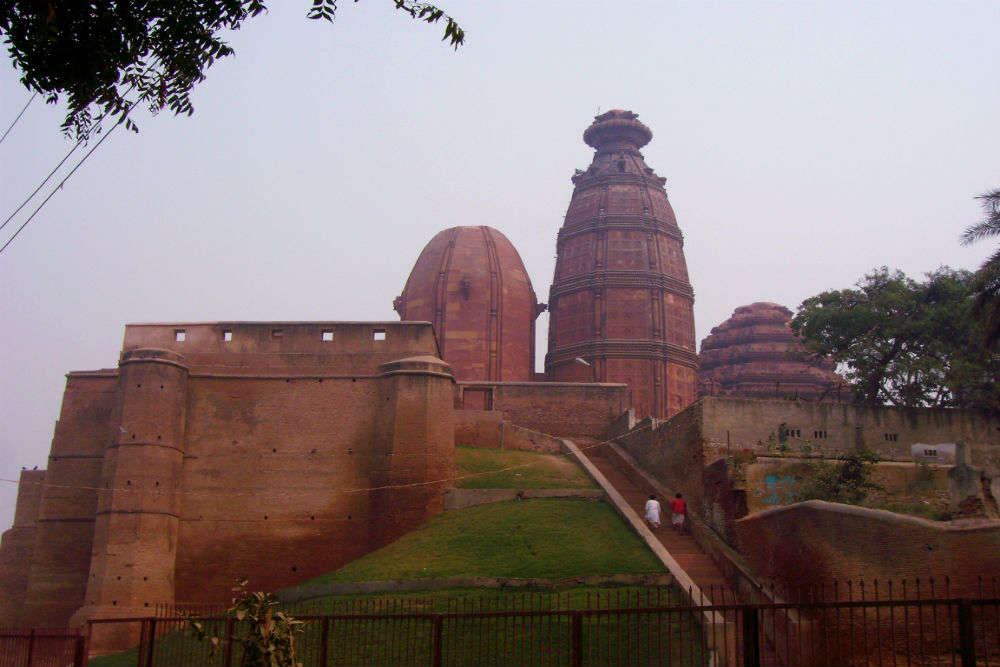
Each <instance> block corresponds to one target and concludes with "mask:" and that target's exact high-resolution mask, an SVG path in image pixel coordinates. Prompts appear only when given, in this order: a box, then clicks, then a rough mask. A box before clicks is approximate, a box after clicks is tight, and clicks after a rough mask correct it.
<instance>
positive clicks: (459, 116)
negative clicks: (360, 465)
mask: <svg viewBox="0 0 1000 667" xmlns="http://www.w3.org/2000/svg"><path fill="white" fill-rule="evenodd" d="M441 2H442V3H444V6H445V7H446V8H447V9H448V10H449V12H450V13H452V14H453V15H454V16H456V17H457V18H458V19H459V20H460V22H461V23H462V25H463V26H464V27H465V28H466V30H467V33H468V41H467V44H466V46H465V47H463V48H461V49H460V50H459V51H458V52H457V53H455V52H453V51H452V50H451V49H450V48H448V47H447V46H446V45H445V44H443V43H441V42H439V41H438V39H439V37H440V35H441V30H442V29H441V27H437V26H434V27H430V26H423V25H416V24H412V23H410V22H409V21H408V20H407V19H406V18H405V17H404V16H403V15H401V14H400V13H399V12H396V11H394V10H392V8H391V4H392V3H391V1H390V0H362V1H361V2H358V3H353V2H347V1H345V2H341V3H340V5H341V9H340V13H339V15H338V17H337V20H336V23H335V24H333V25H328V24H325V23H322V22H313V21H308V20H306V19H305V18H304V14H305V10H306V8H307V6H308V5H309V4H310V3H309V2H308V0H285V1H283V2H273V4H274V5H275V6H274V7H272V9H271V11H270V13H269V14H267V15H266V16H262V17H259V18H258V19H255V20H253V21H251V22H250V23H248V24H247V25H246V27H245V28H244V29H243V30H242V31H241V32H239V33H237V34H234V35H233V36H232V39H231V42H232V44H233V46H234V47H235V48H236V51H237V55H236V56H235V57H233V58H229V59H227V60H225V61H224V62H221V63H219V64H217V65H216V66H215V67H214V68H212V69H211V70H210V72H209V75H208V79H207V80H206V81H205V82H204V83H203V84H202V85H201V86H199V87H198V88H197V89H196V91H195V94H194V96H193V99H194V104H195V115H194V116H193V117H191V118H186V117H185V118H173V117H171V116H168V115H161V116H159V117H157V118H151V117H149V114H148V113H142V114H138V115H137V116H136V119H137V120H138V122H139V125H140V127H141V133H140V134H139V135H133V134H129V133H125V132H124V131H118V132H116V133H115V134H114V135H113V136H112V137H110V138H109V139H108V141H107V142H105V144H104V145H103V146H101V147H100V148H99V149H98V150H97V151H96V152H95V153H94V155H93V156H92V157H91V158H90V159H89V160H88V161H87V163H86V164H85V165H84V166H83V167H82V168H81V170H80V171H79V172H77V174H76V175H75V176H74V177H73V178H72V179H71V180H70V181H69V182H68V183H67V185H66V187H65V188H63V190H62V191H61V192H59V193H57V194H56V196H55V197H54V198H53V199H52V201H51V202H50V203H49V205H48V206H47V207H46V208H45V209H43V212H42V213H41V214H40V215H39V216H38V217H37V218H36V219H35V220H34V222H32V223H31V225H29V226H28V227H27V228H26V230H25V231H24V232H23V233H22V235H21V236H20V237H19V238H18V239H17V240H16V241H15V242H14V243H13V244H12V245H11V247H10V248H8V249H7V251H5V252H4V253H3V254H2V255H0V289H2V293H0V322H2V326H0V350H2V352H0V360H2V363H0V369H2V372H0V423H2V425H3V426H2V429H0V448H2V453H3V456H2V467H0V477H2V478H4V479H8V480H9V479H16V478H17V475H18V472H19V470H20V469H21V467H22V466H27V467H28V468H29V469H30V468H31V467H33V466H38V467H40V468H41V467H44V466H45V465H46V460H47V456H48V451H49V445H50V441H51V437H52V429H53V425H54V422H55V420H56V418H57V417H58V412H59V406H60V400H61V396H62V391H63V388H64V382H65V380H64V377H63V375H64V373H65V372H67V371H69V370H86V369H95V368H102V367H104V368H107V367H114V366H115V365H116V363H117V356H118V351H119V350H120V348H121V340H122V333H123V326H124V324H125V323H127V322H146V321H185V322H190V321H216V320H392V319H396V316H395V313H394V312H393V310H392V300H393V297H395V296H396V295H398V294H399V293H400V292H401V291H402V287H403V283H404V282H405V280H406V277H407V275H408V273H409V271H410V268H411V267H412V265H413V262H414V261H415V260H416V257H417V255H418V254H419V252H420V249H421V248H422V247H423V245H424V244H425V243H426V242H427V241H428V240H429V239H430V238H431V237H432V236H433V235H434V234H435V233H436V232H438V231H439V230H441V229H444V228H446V227H451V226H455V225H480V224H483V225H490V226H493V227H495V228H497V229H499V230H500V231H502V232H503V233H504V234H506V235H507V237H508V238H510V240H511V241H512V242H513V243H514V245H515V246H516V247H517V249H518V250H519V252H520V253H521V257H522V258H523V259H524V263H525V265H526V266H527V269H528V272H529V274H530V275H531V278H532V280H533V282H534V287H535V291H536V292H537V294H538V297H539V299H540V300H542V301H545V300H547V295H548V289H549V284H550V282H551V280H552V270H553V266H554V255H555V238H556V232H557V231H558V229H559V227H560V225H561V224H562V219H563V216H564V214H565V212H566V206H567V203H568V202H569V197H570V194H571V192H572V184H571V183H570V180H569V178H570V176H571V175H572V173H573V170H574V169H575V168H586V166H587V165H588V164H589V162H590V159H591V155H592V151H591V149H590V148H588V147H587V146H586V145H585V144H584V143H583V141H582V139H581V134H582V132H583V130H584V129H585V128H586V127H587V125H588V124H589V123H590V122H591V120H592V118H593V116H594V115H595V114H596V113H598V111H606V110H608V109H611V108H625V109H632V110H633V111H635V112H636V113H638V114H639V117H640V120H642V121H643V122H644V123H646V124H647V125H648V126H649V127H650V128H651V129H652V130H653V135H654V136H653V141H652V143H651V144H649V145H648V146H647V147H646V148H645V149H644V150H643V153H644V155H645V157H646V161H647V163H648V164H649V165H650V166H652V167H653V168H654V169H655V170H656V171H657V173H659V174H661V175H663V176H666V177H667V179H668V180H667V191H668V193H669V195H670V199H671V201H672V203H673V206H674V210H675V211H676V213H677V220H678V223H679V224H680V227H681V229H682V231H683V232H684V236H685V248H684V249H685V253H686V255H687V261H688V267H689V270H690V275H691V282H692V284H693V285H694V290H695V295H696V297H695V299H696V300H695V323H696V327H697V336H698V339H699V340H701V339H702V338H703V337H704V336H706V335H707V334H708V332H709V330H710V329H711V328H712V327H713V326H715V325H717V324H718V323H720V322H721V321H722V320H724V319H725V318H727V317H728V316H729V315H730V314H731V312H732V310H733V309H734V308H735V307H737V306H740V305H743V304H747V303H751V302H753V301H761V300H766V301H776V302H778V303H782V304H785V305H787V306H789V307H791V308H793V309H794V307H795V306H797V305H798V304H799V303H800V302H801V301H802V300H803V299H804V298H806V297H808V296H811V295H813V294H816V293H818V292H820V291H822V290H825V289H831V288H835V289H839V288H844V287H848V286H850V285H851V284H853V283H854V282H855V281H856V280H858V279H859V278H860V277H861V276H862V275H863V274H864V273H865V272H867V271H869V270H871V269H872V268H874V267H877V266H880V265H883V264H885V265H888V266H890V267H898V268H901V269H903V270H904V271H906V272H907V273H909V274H910V275H912V276H915V277H918V276H920V275H921V274H922V273H924V272H926V271H930V270H933V269H934V268H936V267H938V266H940V265H942V264H948V265H950V266H953V267H963V268H969V269H972V268H975V267H977V266H978V265H979V264H980V262H981V261H982V260H983V259H984V258H985V257H986V255H987V253H988V252H989V251H990V250H991V247H990V246H989V245H988V244H981V245H980V246H978V247H973V248H963V247H961V246H960V245H959V244H958V240H957V239H958V235H959V233H960V232H961V231H962V229H963V228H964V227H965V226H967V225H968V224H970V223H971V222H973V221H975V220H976V219H977V218H978V217H979V215H980V214H979V208H978V205H977V204H976V202H975V201H974V200H973V199H972V197H973V196H974V195H976V194H979V193H982V192H984V191H986V190H987V189H990V188H994V187H997V186H1000V160H998V157H1000V134H998V132H997V119H998V118H1000V39H998V38H997V29H998V27H1000V3H997V2H972V3H960V2H940V3H924V2H912V1H910V2H894V3H889V2H885V3H871V2H864V3H858V2H836V3H834V2H826V3H806V2H801V3H762V2H746V3H705V2H690V3H671V2H663V1H655V2H653V1H651V2H624V1H618V2H606V1H605V2H600V3H598V2H589V1H585V0H583V1H577V2H548V3H544V2H538V1H537V0H534V1H531V2H528V1H523V2H521V1H517V2H515V1H507V2H475V1H472V0H441ZM28 97H29V95H28V94H27V93H26V92H25V91H24V89H23V88H22V87H21V86H20V84H19V83H18V82H17V75H16V74H15V73H14V72H13V70H12V69H11V68H10V66H9V65H3V66H2V67H0V103H2V108H0V124H2V126H3V127H4V128H5V127H6V126H7V124H8V123H9V122H10V121H11V120H12V119H13V118H14V116H15V115H16V114H17V112H18V111H19V110H20V108H21V106H22V105H23V104H24V103H25V101H27V99H28ZM62 111H63V110H62V108H61V107H59V106H46V105H44V104H42V103H41V100H36V101H35V103H33V104H32V105H31V107H30V108H29V110H28V112H27V113H26V114H25V116H24V118H23V119H22V120H21V122H20V123H18V124H17V126H16V127H15V128H14V130H13V132H12V133H11V135H10V136H9V137H8V138H7V140H6V141H4V142H3V144H0V165H2V167H0V169H2V171H0V179H2V185H0V208H2V210H3V211H4V216H3V217H6V216H7V214H8V212H9V211H11V210H13V208H14V207H16V206H17V205H18V204H19V203H20V201H21V200H22V199H23V198H24V197H25V196H26V195H27V194H28V193H29V192H30V191H31V190H32V189H33V188H34V187H35V186H36V185H37V184H38V182H39V181H40V180H41V179H42V178H43V177H44V175H45V174H46V173H48V171H49V170H50V169H51V168H52V167H53V166H54V165H55V164H56V162H58V160H59V159H60V158H61V157H62V156H63V155H64V154H65V153H66V151H68V150H69V148H70V147H71V145H72V144H71V142H69V141H68V140H67V139H65V138H64V137H63V136H62V135H61V134H60V133H59V129H58V126H59V122H60V120H61V119H62ZM79 152H82V151H79ZM71 164H72V162H71ZM47 191H48V190H46V191H45V192H47ZM32 209H33V206H32V207H29V208H28V209H27V210H26V211H25V212H23V213H22V215H21V216H19V217H18V218H17V219H16V220H15V223H12V225H13V224H20V222H21V221H22V220H23V216H24V215H25V214H26V213H27V211H30V210H32ZM12 225H11V226H8V228H7V229H4V231H3V234H4V236H3V240H6V238H7V232H8V230H10V228H11V227H12ZM539 323H540V325H539V327H538V329H539V350H538V356H537V358H538V360H539V364H541V361H542V360H543V359H544V351H545V350H544V344H545V330H546V327H547V321H546V319H545V315H543V316H542V317H541V318H540V320H539ZM14 498H15V485H14V484H11V483H9V482H0V530H2V529H4V528H6V527H7V526H9V525H10V522H11V518H12V516H13V505H14Z"/></svg>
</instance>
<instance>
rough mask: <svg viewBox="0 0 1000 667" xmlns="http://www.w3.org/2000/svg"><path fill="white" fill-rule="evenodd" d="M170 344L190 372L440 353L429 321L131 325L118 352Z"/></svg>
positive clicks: (280, 369)
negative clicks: (181, 356)
mask: <svg viewBox="0 0 1000 667" xmlns="http://www.w3.org/2000/svg"><path fill="white" fill-rule="evenodd" d="M137 348H155V349H162V350H170V351H171V352H175V353H177V354H181V355H183V356H184V360H185V364H186V365H187V367H188V369H189V370H190V372H191V373H192V374H193V375H198V374H206V373H207V374H221V375H235V376H239V377H246V376H251V375H255V374H260V375H264V376H275V375H281V376H285V375H287V376H291V377H295V376H306V377H312V376H326V375H329V374H337V375H345V376H350V375H374V374H376V373H377V368H378V366H379V365H380V364H384V363H387V362H390V361H393V360H395V359H402V358H405V357H413V356H420V355H428V354H429V355H431V356H434V357H438V356H440V355H439V354H438V345H437V340H436V339H435V337H434V329H433V328H432V327H431V325H430V323H427V322H211V323H194V324H192V323H184V322H179V323H159V324H129V325H127V326H126V327H125V340H124V343H123V345H122V352H123V353H127V352H129V351H131V350H134V349H137Z"/></svg>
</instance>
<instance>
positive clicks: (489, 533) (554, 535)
mask: <svg viewBox="0 0 1000 667" xmlns="http://www.w3.org/2000/svg"><path fill="white" fill-rule="evenodd" d="M663 571H664V568H663V565H662V564H661V563H660V562H659V561H658V560H657V559H656V558H655V557H654V556H653V554H652V552H651V551H649V549H648V548H647V547H646V545H645V544H644V543H643V542H642V541H641V540H640V539H639V537H638V536H637V535H636V534H635V533H633V532H632V531H631V530H630V529H629V528H628V526H627V525H626V524H625V523H624V522H623V521H622V520H621V519H620V518H619V517H618V515H617V514H615V512H614V510H612V509H611V507H609V506H608V505H606V504H605V503H603V502H598V501H594V500H581V499H575V498H558V499H557V498H552V499H535V500H522V501H516V502H506V503H493V504H489V505H479V506H476V507H468V508H465V509H461V510H453V511H451V512H445V513H444V514H440V515H438V516H436V517H434V518H433V519H431V520H430V521H429V522H428V523H427V524H426V525H425V526H423V527H422V528H420V529H418V530H416V531H414V532H412V533H410V534H408V535H405V536H403V537H402V538H400V539H399V540H397V541H396V542H393V543H392V544H390V545H388V546H386V547H383V548H382V549H379V550H378V551H374V552H372V553H370V554H368V555H366V556H363V557H361V558H359V559H358V560H355V561H353V562H351V563H348V564H347V565H346V566H344V567H342V568H341V569H339V570H336V571H334V572H330V573H328V574H325V575H322V576H320V577H317V578H315V579H313V580H311V581H308V582H306V583H305V584H304V585H306V586H308V585H311V584H320V583H325V582H333V581H384V580H387V579H423V578H430V577H459V576H464V577H515V578H528V577H544V578H550V579H562V578H566V577H573V576H577V575H582V574H618V573H625V574H628V573H641V572H663Z"/></svg>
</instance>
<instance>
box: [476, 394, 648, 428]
mask: <svg viewBox="0 0 1000 667" xmlns="http://www.w3.org/2000/svg"><path fill="white" fill-rule="evenodd" d="M458 388H459V398H458V404H459V405H463V404H464V405H465V406H466V407H470V405H469V403H470V402H465V401H464V398H465V396H467V395H475V394H477V393H479V392H488V393H489V394H490V395H491V399H490V400H489V401H488V403H487V404H485V405H477V406H476V407H478V408H479V409H482V408H483V407H485V408H486V409H490V408H491V407H492V409H494V410H498V411H500V412H501V413H503V418H504V419H505V420H506V421H508V422H511V423H512V424H516V425H518V426H523V427H525V428H529V429H531V430H534V431H539V432H541V433H546V434H548V435H553V436H558V437H566V438H572V437H589V438H600V437H601V435H602V434H603V433H604V431H605V430H606V429H607V427H608V425H609V424H610V423H611V422H612V421H614V419H615V418H617V417H618V416H619V415H620V414H621V413H622V412H624V411H625V410H626V409H627V408H628V407H629V390H628V387H627V386H626V385H623V384H575V383H563V382H460V383H459V384H458Z"/></svg>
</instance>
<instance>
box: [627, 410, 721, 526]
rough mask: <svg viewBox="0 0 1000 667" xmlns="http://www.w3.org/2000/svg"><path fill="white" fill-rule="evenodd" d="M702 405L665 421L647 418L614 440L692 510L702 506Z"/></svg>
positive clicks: (703, 465) (697, 509) (703, 464)
mask: <svg viewBox="0 0 1000 667" xmlns="http://www.w3.org/2000/svg"><path fill="white" fill-rule="evenodd" d="M702 407H703V402H701V401H699V402H697V403H694V404H693V405H690V406H688V407H687V408H685V409H684V410H682V411H681V412H679V413H678V414H676V415H674V416H673V417H671V418H670V419H669V420H667V421H658V420H655V419H650V418H646V419H643V420H642V421H640V422H638V423H637V424H636V425H635V428H633V430H632V431H630V432H628V433H626V434H624V435H621V436H619V437H618V438H616V439H615V442H617V443H618V444H619V445H621V446H622V447H623V448H624V449H625V451H627V452H628V453H629V454H631V455H632V458H634V459H635V460H636V461H637V462H638V463H639V465H640V466H641V467H642V468H644V469H645V470H646V471H647V472H649V473H650V474H652V475H653V476H654V477H656V478H657V479H659V480H661V481H662V482H663V483H664V484H665V485H666V486H667V487H669V488H671V489H673V490H675V491H680V492H681V493H683V494H684V496H685V497H686V498H687V500H688V504H689V506H690V508H691V511H699V512H700V508H701V506H702V504H703V484H702V469H703V468H704V467H705V461H704V455H703V450H702V440H701V424H702V418H703V416H702Z"/></svg>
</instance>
